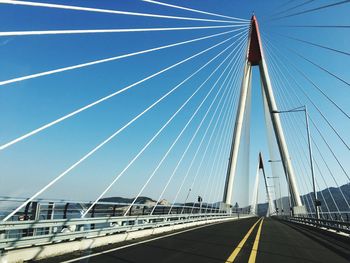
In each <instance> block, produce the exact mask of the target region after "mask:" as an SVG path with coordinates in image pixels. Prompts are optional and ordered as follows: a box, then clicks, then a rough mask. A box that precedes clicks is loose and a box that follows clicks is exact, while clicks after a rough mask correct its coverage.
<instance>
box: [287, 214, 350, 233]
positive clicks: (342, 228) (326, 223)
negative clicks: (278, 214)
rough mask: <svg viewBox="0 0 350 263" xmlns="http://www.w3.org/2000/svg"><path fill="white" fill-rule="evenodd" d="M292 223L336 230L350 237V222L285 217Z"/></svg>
mask: <svg viewBox="0 0 350 263" xmlns="http://www.w3.org/2000/svg"><path fill="white" fill-rule="evenodd" d="M282 219H285V220H287V221H290V222H294V223H299V224H305V225H309V226H314V227H319V228H325V229H330V230H334V231H336V232H343V233H346V234H349V235H350V222H344V221H337V220H327V219H316V218H313V217H283V218H282Z"/></svg>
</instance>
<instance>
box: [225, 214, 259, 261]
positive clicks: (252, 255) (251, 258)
mask: <svg viewBox="0 0 350 263" xmlns="http://www.w3.org/2000/svg"><path fill="white" fill-rule="evenodd" d="M263 221H264V218H260V219H259V220H258V221H256V222H255V224H254V225H253V226H252V227H251V228H250V229H249V231H248V232H247V234H246V235H245V236H244V238H243V239H242V240H241V242H239V244H238V246H237V247H236V248H235V250H233V252H232V254H231V255H230V256H229V257H228V259H227V260H226V263H232V262H233V261H234V260H235V259H236V257H237V256H238V254H239V252H240V251H241V249H242V248H243V246H244V244H245V242H247V240H248V238H249V237H250V235H251V233H252V232H253V230H254V228H255V226H256V225H257V224H258V223H259V222H260V225H259V228H258V232H257V233H256V237H255V240H254V244H253V248H252V251H251V252H250V256H249V261H248V263H255V260H256V254H257V252H258V247H259V240H260V235H261V227H262V224H263Z"/></svg>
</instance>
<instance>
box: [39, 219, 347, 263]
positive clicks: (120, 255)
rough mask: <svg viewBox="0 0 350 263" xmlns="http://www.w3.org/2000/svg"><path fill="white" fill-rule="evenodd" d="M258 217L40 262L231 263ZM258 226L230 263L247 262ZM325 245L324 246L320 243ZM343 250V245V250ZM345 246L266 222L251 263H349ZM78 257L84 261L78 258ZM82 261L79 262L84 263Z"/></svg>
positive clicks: (279, 224) (289, 227)
mask: <svg viewBox="0 0 350 263" xmlns="http://www.w3.org/2000/svg"><path fill="white" fill-rule="evenodd" d="M256 221H257V218H251V219H246V220H240V221H234V222H227V223H221V224H215V225H211V226H207V227H200V228H197V229H194V230H191V231H186V232H181V233H179V234H175V235H174V234H171V235H168V236H166V237H162V238H155V239H154V240H152V241H149V242H148V241H146V242H145V241H141V242H142V243H140V242H139V241H136V242H134V243H131V244H130V243H129V244H121V245H118V246H114V247H108V248H104V249H103V250H101V249H99V250H93V251H85V252H84V253H83V254H80V255H77V254H76V255H70V256H68V257H64V258H63V257H60V258H56V259H51V260H46V261H45V262H62V261H68V262H75V261H76V262H78V261H80V260H82V259H83V258H84V259H85V258H86V259H88V262H113V263H116V262H130V263H131V262H167V263H171V262H174V263H175V262H176V263H177V262H231V261H227V260H228V258H229V256H230V255H231V254H232V252H233V251H234V250H236V248H237V247H238V245H239V243H240V242H241V241H242V239H243V238H244V237H245V236H246V235H247V232H248V231H249V229H250V228H251V227H252V226H253V225H254V223H256ZM258 226H259V224H256V226H255V228H254V230H253V231H252V232H251V234H250V235H249V237H248V239H247V241H246V242H245V244H244V246H243V247H242V249H241V250H240V251H239V253H238V254H237V257H236V258H235V260H234V262H248V260H249V257H250V254H251V251H252V248H253V244H254V241H255V239H256V236H257V232H258ZM325 242H326V241H325ZM345 246H347V245H345ZM348 246H349V247H347V248H346V247H345V248H344V247H343V248H341V249H343V250H344V251H345V252H344V253H343V254H342V253H339V251H338V252H336V251H334V250H333V249H331V248H329V247H328V246H327V245H325V244H321V243H320V242H318V241H317V238H315V237H313V236H312V234H311V232H310V233H308V234H305V233H303V231H300V230H297V229H296V228H294V227H292V226H290V225H287V224H284V223H281V222H279V221H277V220H272V219H265V220H264V221H263V224H262V228H261V236H260V241H259V245H258V253H257V257H256V261H252V262H284V263H286V262H325V263H329V262H332V263H337V262H339V263H342V262H344V263H346V262H349V261H348V260H349V257H348V258H346V257H347V256H349V252H348V251H350V250H349V248H350V245H348ZM82 257H83V258H82ZM83 261H84V260H83Z"/></svg>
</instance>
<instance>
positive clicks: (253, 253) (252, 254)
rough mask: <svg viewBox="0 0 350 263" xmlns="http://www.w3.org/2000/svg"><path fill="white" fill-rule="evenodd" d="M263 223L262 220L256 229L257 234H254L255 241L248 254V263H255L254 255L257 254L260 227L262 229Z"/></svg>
mask: <svg viewBox="0 0 350 263" xmlns="http://www.w3.org/2000/svg"><path fill="white" fill-rule="evenodd" d="M263 221H264V219H263V220H261V222H260V225H259V228H258V232H257V233H256V237H255V240H254V244H253V248H252V252H251V253H250V256H249V260H248V263H255V260H256V255H257V253H258V247H259V241H260V234H261V227H262V224H263Z"/></svg>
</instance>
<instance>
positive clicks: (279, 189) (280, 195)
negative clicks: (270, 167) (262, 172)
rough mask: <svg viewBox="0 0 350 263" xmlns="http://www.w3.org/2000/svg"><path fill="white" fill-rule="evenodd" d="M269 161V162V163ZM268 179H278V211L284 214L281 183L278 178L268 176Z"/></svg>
mask: <svg viewBox="0 0 350 263" xmlns="http://www.w3.org/2000/svg"><path fill="white" fill-rule="evenodd" d="M270 161H271V160H269V162H270ZM267 178H268V179H275V178H277V179H278V192H279V199H280V209H281V213H282V212H284V211H283V202H282V194H281V182H280V177H279V176H268V177H267ZM277 214H278V210H277Z"/></svg>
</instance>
